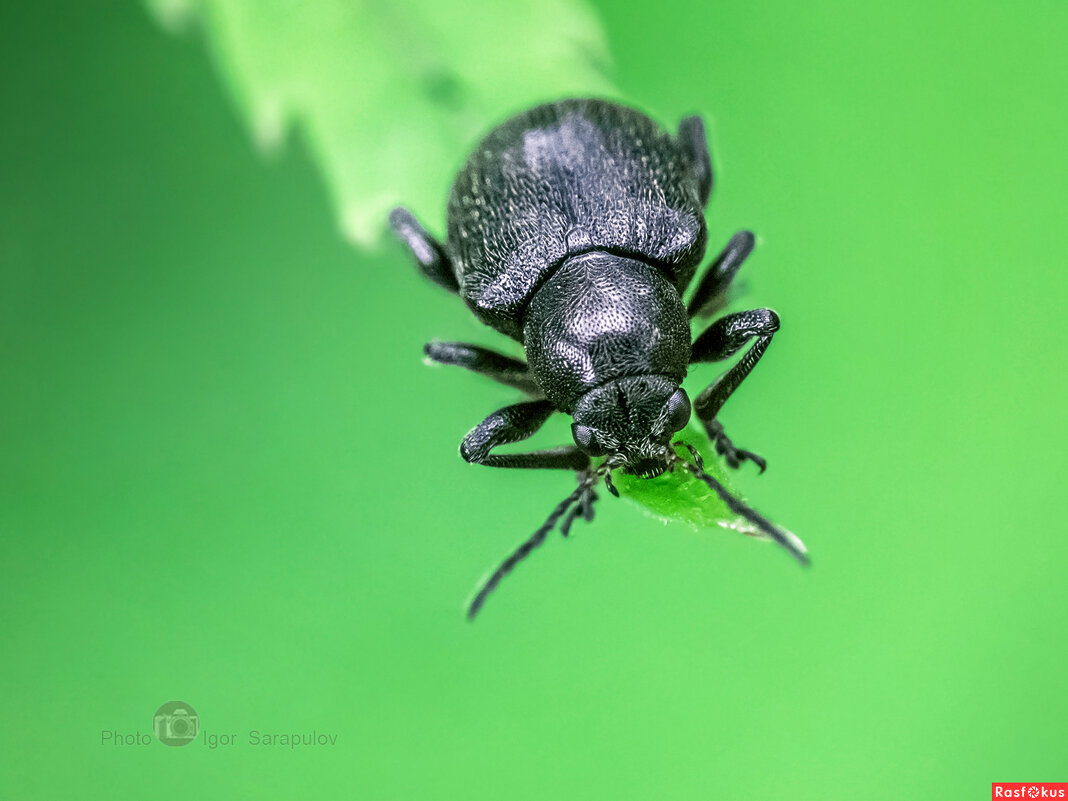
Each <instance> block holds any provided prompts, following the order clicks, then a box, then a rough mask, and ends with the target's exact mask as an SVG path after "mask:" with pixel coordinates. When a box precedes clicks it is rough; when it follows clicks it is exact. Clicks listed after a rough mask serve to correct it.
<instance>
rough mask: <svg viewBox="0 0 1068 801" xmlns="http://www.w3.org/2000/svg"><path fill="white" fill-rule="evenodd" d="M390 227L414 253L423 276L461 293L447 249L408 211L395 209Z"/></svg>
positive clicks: (392, 212)
mask: <svg viewBox="0 0 1068 801" xmlns="http://www.w3.org/2000/svg"><path fill="white" fill-rule="evenodd" d="M389 227H390V228H392V229H393V233H394V235H396V237H397V239H399V240H400V241H401V242H403V243H404V244H406V245H407V246H408V249H409V250H411V251H412V255H413V256H415V260H416V261H417V262H418V263H419V268H420V269H421V270H422V271H423V275H425V276H426V277H427V278H429V279H430V280H431V281H433V282H434V283H435V284H437V285H438V286H441V287H445V289H448V290H449V291H450V292H459V290H460V284H459V282H458V281H457V280H456V274H455V273H454V272H453V270H452V265H451V264H450V262H449V256H448V254H447V253H446V252H445V248H444V247H443V246H442V244H441V243H440V242H438V241H437V240H436V239H434V237H432V236H431V235H430V234H428V233H427V231H426V229H425V228H423V226H421V225H420V224H419V221H418V220H417V219H415V217H414V216H412V213H411V212H410V211H408V209H405V208H395V209H393V211H391V212H390V213H389Z"/></svg>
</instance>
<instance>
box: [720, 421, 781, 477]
mask: <svg viewBox="0 0 1068 801" xmlns="http://www.w3.org/2000/svg"><path fill="white" fill-rule="evenodd" d="M710 433H711V434H712V441H713V443H714V444H715V446H716V453H718V454H719V455H720V456H722V457H723V460H724V461H725V462H726V463H727V466H728V467H730V468H732V469H734V470H737V469H738V468H739V467H741V465H742V462H745V461H749V462H752V463H753V464H755V465H756V466H757V467H759V468H760V472H761V473H763V472H764V471H765V470H767V469H768V461H767V459H765V458H764V457H763V456H759V455H757V454H755V453H753V452H752V451H747V450H745V449H743V448H736V447H735V446H734V443H733V442H731V439H730V437H728V436H727V435H726V434H724V433H723V426H720V425H717V426H716V428H715V429H713V431H712V432H710Z"/></svg>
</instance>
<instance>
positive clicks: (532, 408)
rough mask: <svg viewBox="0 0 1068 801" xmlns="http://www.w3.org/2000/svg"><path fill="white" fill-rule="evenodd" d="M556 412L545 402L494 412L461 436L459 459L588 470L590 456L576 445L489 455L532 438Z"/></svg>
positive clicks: (516, 465) (488, 463) (540, 467)
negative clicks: (460, 457) (464, 435)
mask: <svg viewBox="0 0 1068 801" xmlns="http://www.w3.org/2000/svg"><path fill="white" fill-rule="evenodd" d="M554 411H556V410H555V409H554V408H553V405H552V404H551V403H550V402H549V401H547V400H536V401H526V402H524V403H516V404H514V405H512V406H505V407H504V408H503V409H498V410H497V411H495V412H494V413H493V414H491V415H490V416H489V417H487V418H486V419H485V420H483V421H482V422H481V423H479V424H478V425H477V426H475V427H474V428H473V429H471V432H470V433H469V434H468V435H467V436H466V437H464V441H463V442H462V443H460V456H462V457H463V458H464V460H465V461H468V462H473V463H475V464H484V465H487V466H489V467H517V468H528V469H560V470H575V471H580V472H581V471H583V470H587V469H589V466H590V457H589V456H588V455H587V454H586V453H585V451H582V450H581V449H580V448H579V447H578V446H577V445H565V446H563V447H561V448H550V449H547V450H543V451H534V452H533V453H491V451H492V450H493V449H494V448H497V447H500V446H501V445H509V444H511V443H513V442H519V441H521V440H524V439H529V438H530V437H532V436H534V434H535V433H536V432H537V431H538V429H539V428H541V427H542V425H543V424H544V423H545V421H546V420H548V419H549V417H550V416H551V415H552V413H553V412H554Z"/></svg>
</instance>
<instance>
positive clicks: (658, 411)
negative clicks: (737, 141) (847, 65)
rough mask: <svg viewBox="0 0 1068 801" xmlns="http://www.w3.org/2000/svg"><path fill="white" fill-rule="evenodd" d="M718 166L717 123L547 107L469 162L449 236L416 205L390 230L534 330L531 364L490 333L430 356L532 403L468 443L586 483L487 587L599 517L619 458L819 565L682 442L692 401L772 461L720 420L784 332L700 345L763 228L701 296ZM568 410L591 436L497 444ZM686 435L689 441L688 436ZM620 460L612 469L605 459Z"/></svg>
mask: <svg viewBox="0 0 1068 801" xmlns="http://www.w3.org/2000/svg"><path fill="white" fill-rule="evenodd" d="M711 189H712V160H711V157H710V155H709V151H708V145H707V142H706V137H705V129H704V125H703V123H702V122H701V119H700V117H696V116H694V117H687V118H686V119H684V120H682V122H681V123H680V124H679V127H678V131H677V133H676V134H675V135H674V136H673V135H671V134H670V133H669V132H668V131H666V130H664V129H663V128H662V127H661V126H659V125H658V124H657V123H655V122H654V121H653V120H651V119H650V118H649V117H647V116H646V115H644V114H642V113H641V112H639V111H636V110H634V109H631V108H627V107H625V106H622V105H619V104H616V103H612V102H609V101H605V100H596V99H574V100H564V101H561V102H556V103H548V104H545V105H541V106H538V107H536V108H533V109H531V110H529V111H526V112H524V113H522V114H519V115H518V116H515V117H513V118H511V119H509V120H507V121H506V122H504V123H502V124H501V125H500V126H498V127H497V128H495V129H494V130H492V131H491V132H490V133H489V134H488V135H487V136H486V137H485V139H483V140H482V142H481V143H480V144H479V145H478V147H477V148H476V149H475V151H474V153H473V154H472V155H471V156H470V157H469V158H468V159H467V162H466V163H465V164H464V166H463V167H462V168H461V170H460V172H459V174H458V175H457V177H456V180H455V183H454V184H453V188H452V192H451V195H450V197H449V203H448V238H447V240H446V241H445V242H440V241H438V240H437V239H435V238H434V237H433V236H431V235H430V234H429V233H427V231H426V229H425V228H423V226H422V225H420V224H419V222H418V221H417V220H416V219H415V217H414V216H413V215H412V214H411V213H410V212H409V211H408V210H406V209H404V208H397V209H394V211H393V212H392V213H391V215H390V225H391V227H392V229H393V231H394V233H395V234H396V235H397V237H398V238H399V239H400V240H401V241H403V242H404V243H406V244H407V245H408V247H409V248H410V249H411V252H412V254H413V255H414V256H415V259H416V261H417V263H418V265H419V267H420V268H421V269H422V272H423V273H424V275H426V277H427V278H429V279H430V280H432V281H434V282H435V283H436V284H438V285H440V286H442V287H444V288H445V289H447V290H450V291H452V292H455V293H457V294H458V295H459V296H460V297H461V298H462V299H463V301H464V302H465V303H466V304H467V306H468V307H469V308H470V309H471V310H472V311H473V312H474V313H475V315H476V316H477V317H478V318H479V319H480V320H482V321H483V322H484V323H486V324H487V325H489V326H490V327H492V328H494V329H496V330H497V331H499V332H500V333H502V334H505V335H506V336H509V337H511V338H512V339H515V340H517V341H518V342H520V343H521V344H522V346H523V349H524V351H525V353H526V362H523V361H520V360H518V359H514V358H511V357H509V356H505V355H503V354H501V353H497V352H495V351H491V350H487V349H485V348H482V347H478V346H476V345H470V344H465V343H459V342H437V341H435V342H430V343H428V344H427V345H426V346H425V349H424V351H425V353H426V355H427V357H429V358H430V359H431V360H433V361H435V362H440V363H442V364H452V365H457V366H460V367H464V368H467V369H468V370H473V371H474V372H477V373H481V374H482V375H485V376H487V377H489V378H491V379H494V380H496V381H499V382H501V383H504V384H507V385H509V386H512V387H515V388H517V389H520V390H522V391H524V392H526V393H527V394H528V395H529V396H530V399H529V400H526V401H524V402H522V403H516V404H514V405H512V406H506V407H505V408H503V409H499V410H497V411H496V412H494V413H493V414H491V415H490V416H489V417H487V418H486V419H485V420H483V421H482V422H481V423H479V424H478V425H477V426H475V428H474V429H472V430H471V432H470V433H469V434H468V435H467V436H466V437H464V440H463V442H462V443H461V445H460V454H461V455H462V456H463V458H464V459H465V460H467V461H468V462H475V463H477V464H484V465H489V466H491V467H512V468H560V469H565V470H573V471H576V472H577V474H578V482H579V484H578V487H577V489H575V491H574V492H572V493H571V494H570V495H569V496H568V497H567V498H565V499H564V500H563V501H562V502H561V503H560V504H559V505H557V506H556V508H555V509H553V511H552V513H551V514H550V515H549V517H548V519H547V520H546V521H545V523H544V524H543V525H542V526H541V528H539V529H538V530H537V531H536V532H535V533H534V534H533V535H532V536H531V537H530V538H529V539H528V540H526V541H525V542H524V543H523V544H522V545H521V546H520V547H519V548H518V549H516V551H515V552H513V553H512V554H511V555H510V556H509V557H508V558H507V559H505V560H504V562H502V563H501V565H500V566H499V567H498V568H497V570H496V571H495V572H494V573H493V574H492V575H490V577H489V578H488V579H487V580H486V581H485V582H484V584H483V585H482V587H481V588H480V590H479V591H478V593H477V594H476V595H475V598H474V600H473V601H472V602H471V604H470V606H469V608H468V616H469V617H474V616H475V614H476V613H477V612H478V610H479V609H480V608H481V606H482V604H483V603H484V601H485V600H486V597H487V596H488V595H489V593H490V592H492V591H493V590H494V589H495V588H496V586H497V584H498V583H499V582H500V581H501V579H502V578H503V577H504V576H506V575H507V574H508V573H509V572H510V571H511V570H512V569H513V568H514V567H515V566H516V564H518V563H519V562H520V561H521V560H522V559H524V558H525V557H526V556H527V555H528V554H529V553H530V552H531V551H532V550H534V548H536V547H537V546H538V545H540V544H541V543H542V542H543V541H544V540H545V537H546V536H547V535H548V533H549V532H550V531H551V530H552V529H553V528H554V527H555V526H556V525H557V523H558V522H561V518H563V520H562V523H561V529H562V530H563V532H564V534H565V535H566V533H567V531H568V529H569V528H570V526H571V523H572V521H573V520H574V518H575V517H576V516H578V515H580V514H581V515H582V517H583V518H585V519H586V520H592V519H593V502H594V501H595V500H596V499H597V496H596V494H595V492H594V489H595V486H596V484H597V483H598V482H599V481H600V480H604V482H605V484H606V486H607V488H608V489H609V491H610V492H612V493H613V494H615V495H618V493H617V492H616V490H615V487H614V486H613V484H612V473H611V471H612V470H615V469H620V470H623V471H624V472H625V473H629V474H633V475H638V476H642V477H646V478H648V477H653V476H656V475H660V474H661V473H663V472H665V471H666V470H669V469H674V467H675V466H676V465H678V466H681V467H682V468H684V469H685V470H687V471H688V472H689V473H690V474H691V475H692V476H693V477H694V478H696V479H698V480H701V481H703V482H704V483H705V484H707V485H708V486H709V487H710V488H711V489H713V490H714V491H715V492H716V493H717V494H718V495H719V496H720V497H721V498H722V499H723V500H724V501H725V502H726V503H727V505H728V506H729V507H730V508H731V509H732V511H734V512H735V513H737V514H739V515H741V516H742V517H744V518H746V519H747V520H748V521H749V522H750V523H752V524H753V525H754V526H756V527H757V528H758V529H759V530H760V531H761V532H763V533H764V534H765V535H767V536H768V537H770V538H772V539H774V540H775V541H776V542H778V543H779V544H781V545H783V546H784V547H785V548H787V550H789V551H790V552H791V553H792V554H793V555H794V556H795V557H797V558H798V559H799V560H800V561H801V562H802V563H806V562H807V556H806V555H805V553H804V551H803V550H802V549H801V548H800V547H799V546H798V545H797V544H796V543H795V542H794V541H793V539H792V538H789V537H787V536H786V535H785V534H784V533H783V532H782V531H780V530H779V529H778V528H777V527H776V526H774V525H773V524H772V523H771V522H769V521H768V520H767V519H766V518H764V517H763V516H762V515H760V514H759V513H757V512H756V511H755V510H753V509H751V508H750V507H748V506H747V505H745V504H744V503H742V502H741V501H740V500H739V499H737V498H735V497H734V496H733V495H731V494H730V493H729V492H728V491H727V490H726V489H725V488H724V487H723V486H722V484H720V483H719V482H718V481H716V480H715V479H714V478H713V477H712V476H710V475H708V474H707V473H706V472H705V471H704V469H703V465H702V464H701V459H700V455H699V454H698V453H697V451H696V450H695V449H694V448H692V447H690V446H688V445H687V448H688V449H689V452H690V455H691V459H692V460H687V459H684V458H682V457H680V456H679V455H678V453H677V452H676V451H675V449H674V448H673V447H672V445H671V438H672V436H673V435H674V434H675V433H676V432H677V431H679V430H681V429H682V428H683V427H685V426H686V424H687V422H688V421H689V419H690V415H691V411H692V412H693V413H695V414H696V415H697V418H698V419H699V420H700V421H701V423H702V424H703V426H704V428H705V430H706V431H707V433H708V436H709V438H710V439H711V441H712V442H713V443H714V444H715V448H716V451H717V452H718V453H719V454H720V455H721V456H723V457H724V459H725V461H726V462H727V464H728V465H729V466H730V467H732V468H737V467H738V466H739V465H740V464H741V463H742V462H743V461H746V460H748V461H752V462H754V463H755V464H756V465H757V466H758V467H759V468H760V471H761V472H763V471H764V468H765V467H766V464H765V462H764V460H763V459H762V458H760V457H759V456H757V455H756V454H754V453H751V452H750V451H747V450H743V449H741V448H738V447H736V446H735V445H734V444H733V443H732V442H731V440H730V439H729V438H728V437H727V435H726V434H725V433H724V430H723V426H722V425H721V424H720V422H719V420H718V419H717V415H718V414H719V411H720V409H721V407H722V406H723V404H724V402H725V401H726V400H727V398H729V397H730V395H731V393H732V392H734V390H735V389H737V388H738V385H739V384H741V382H742V381H743V380H744V379H745V378H746V376H748V375H749V373H750V371H751V370H752V369H753V367H754V366H755V365H756V363H757V362H758V361H759V360H760V357H761V356H763V355H764V352H765V350H767V347H768V344H769V343H770V342H771V340H772V337H773V335H774V334H775V332H776V331H777V330H778V329H779V318H778V316H777V315H776V314H775V312H773V311H772V310H771V309H754V310H751V311H743V312H738V313H735V314H728V315H725V316H722V317H720V318H719V319H717V320H715V321H714V322H713V323H712V324H711V325H709V327H708V328H707V329H706V330H705V331H704V332H703V333H702V334H701V335H700V336H698V337H697V338H696V339H692V335H691V331H690V321H691V320H692V319H694V318H695V317H705V316H710V315H712V314H714V313H715V312H717V311H720V310H722V309H723V307H724V306H725V305H726V301H727V291H728V288H729V287H730V284H731V281H732V279H733V278H734V276H735V274H736V273H737V271H738V268H739V267H740V266H741V264H742V262H743V261H744V260H745V258H746V257H747V256H748V255H749V253H750V252H751V251H752V249H753V246H754V243H755V240H754V237H753V234H752V233H750V232H749V231H741V232H739V233H737V234H735V235H734V236H733V237H732V238H731V240H730V241H729V242H728V243H727V246H726V247H725V248H724V249H723V251H722V252H721V253H720V254H719V255H718V256H717V257H716V258H715V259H714V260H713V261H712V263H711V264H710V265H709V266H708V268H707V269H706V270H705V272H704V275H703V276H702V278H701V280H700V281H699V282H698V284H697V287H696V289H695V290H694V292H693V294H692V295H691V297H690V300H689V302H688V303H684V302H683V300H682V297H683V294H684V292H685V291H686V289H687V287H688V286H689V284H690V282H691V280H692V279H693V277H694V275H695V273H696V271H697V266H698V264H699V262H700V261H701V259H702V257H703V255H704V251H705V245H706V241H707V228H706V224H705V219H704V214H703V209H704V207H705V204H706V203H707V201H708V196H709V193H710V191H711ZM747 345H748V346H749V347H748V350H746V351H745V353H744V355H743V356H742V358H741V359H740V360H739V361H737V362H736V363H735V364H734V366H733V367H731V368H730V369H729V370H728V371H727V372H726V373H724V374H723V375H722V376H721V377H720V378H719V379H718V380H716V381H715V382H714V383H713V384H711V385H710V386H709V387H707V388H706V389H705V390H704V391H703V392H701V393H700V394H699V395H698V396H697V398H696V400H695V401H694V402H693V404H692V406H691V403H690V399H689V397H688V396H687V394H686V392H685V391H684V390H683V389H682V388H681V384H682V382H683V379H684V378H685V377H686V372H687V368H688V366H689V365H691V364H695V363H698V362H715V361H721V360H724V359H728V358H730V357H731V356H733V355H735V354H736V353H738V352H739V351H740V350H742V349H743V348H745V347H746V346H747ZM555 412H563V413H565V414H568V415H570V416H571V417H572V419H573V422H572V425H571V431H572V435H573V437H574V444H569V445H565V446H563V447H559V448H552V449H548V450H540V451H535V452H533V453H494V450H495V449H496V448H498V447H499V446H501V445H507V444H510V443H514V442H518V441H520V440H524V439H527V438H528V437H530V436H532V435H533V434H534V433H535V432H536V431H537V430H538V429H539V428H540V427H541V425H542V424H543V423H544V422H545V421H546V420H547V419H548V418H549V417H550V416H551V415H552V414H553V413H555ZM678 444H681V445H686V443H678ZM601 457H603V461H601V462H600V463H598V464H596V466H595V463H594V461H593V460H594V459H597V458H601Z"/></svg>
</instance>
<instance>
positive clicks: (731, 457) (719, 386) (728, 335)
mask: <svg viewBox="0 0 1068 801" xmlns="http://www.w3.org/2000/svg"><path fill="white" fill-rule="evenodd" d="M778 330H779V315H777V314H776V313H775V312H773V311H772V310H771V309H753V310H752V311H746V312H739V313H737V314H728V315H727V316H726V317H721V318H720V319H719V320H716V322H714V323H713V324H712V325H710V326H709V327H708V330H706V331H705V332H704V333H703V334H701V336H699V337H698V338H697V341H696V342H694V343H693V350H692V353H691V357H690V363H691V364H693V363H696V362H717V361H722V360H723V359H729V358H730V357H731V356H733V355H734V354H735V353H737V352H738V351H739V350H741V349H742V348H743V347H744V346H745V345H746V344H747V343H748V342H749V341H750V340H752V341H753V344H752V346H751V347H750V348H749V350H747V351H746V352H745V355H744V356H742V358H741V360H739V362H738V363H737V364H735V365H734V367H732V368H731V369H730V370H728V371H727V372H726V373H725V374H723V375H722V376H721V377H720V378H719V379H718V380H716V381H715V382H714V383H712V384H711V385H710V386H709V387H708V388H706V389H705V390H704V392H702V393H701V394H700V395H698V396H697V399H696V400H695V401H694V404H693V410H694V413H695V414H696V415H697V418H698V419H699V420H700V421H701V423H702V424H703V425H704V427H705V431H706V432H707V433H708V437H709V439H711V440H712V442H713V443H714V444H715V446H716V451H717V452H718V453H719V454H720V455H721V456H723V458H724V459H725V460H726V462H727V464H728V465H730V466H731V467H735V468H736V467H738V466H739V465H740V464H741V463H742V462H743V461H745V460H746V459H748V460H749V461H751V462H753V463H755V464H756V465H757V466H759V467H760V472H761V473H763V472H764V470H765V468H766V467H767V462H766V461H764V459H762V458H761V457H760V456H757V455H756V454H755V453H752V452H751V451H746V450H742V449H741V448H736V447H735V446H734V444H733V443H732V442H731V441H730V438H729V437H728V436H727V435H726V434H725V433H724V432H723V425H722V424H721V423H720V422H719V421H718V420H717V419H716V416H717V415H718V414H719V411H720V409H722V408H723V404H724V403H726V402H727V398H729V397H730V396H731V393H733V392H734V390H736V389H737V388H738V386H739V385H740V384H741V383H742V381H744V380H745V378H746V376H748V375H749V373H750V372H752V370H753V367H755V366H756V363H757V362H758V361H760V357H761V356H763V355H764V351H766V350H767V349H768V345H770V344H771V338H772V336H773V335H774V334H775V332H776V331H778Z"/></svg>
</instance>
